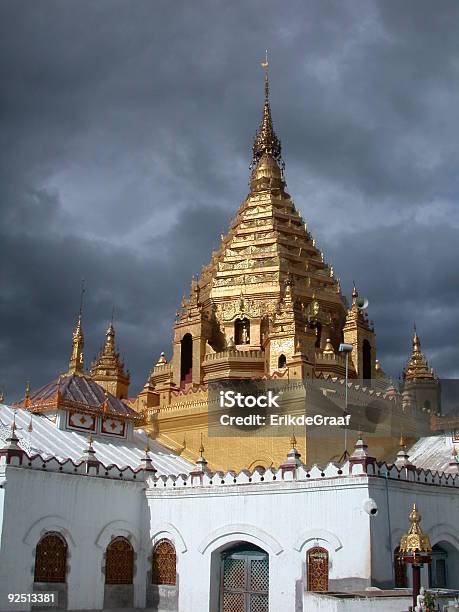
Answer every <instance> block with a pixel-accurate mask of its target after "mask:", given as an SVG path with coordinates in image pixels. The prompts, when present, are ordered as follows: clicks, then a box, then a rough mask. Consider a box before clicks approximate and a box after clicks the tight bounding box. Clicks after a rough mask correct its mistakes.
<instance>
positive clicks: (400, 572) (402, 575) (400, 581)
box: [394, 546, 408, 589]
mask: <svg viewBox="0 0 459 612" xmlns="http://www.w3.org/2000/svg"><path fill="white" fill-rule="evenodd" d="M399 553H400V546H397V548H396V549H395V550H394V577H395V588H399V589H400V588H401V589H403V588H406V587H407V586H408V580H407V576H406V565H405V563H404V562H403V560H402V559H400V556H399Z"/></svg>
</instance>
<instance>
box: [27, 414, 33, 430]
mask: <svg viewBox="0 0 459 612" xmlns="http://www.w3.org/2000/svg"><path fill="white" fill-rule="evenodd" d="M27 431H28V432H29V433H32V431H33V425H32V415H30V421H29V424H28V426H27Z"/></svg>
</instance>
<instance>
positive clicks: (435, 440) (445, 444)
mask: <svg viewBox="0 0 459 612" xmlns="http://www.w3.org/2000/svg"><path fill="white" fill-rule="evenodd" d="M452 449H453V443H452V440H451V436H446V435H440V436H428V437H426V438H420V439H419V440H418V441H417V442H416V444H414V445H413V446H412V447H411V448H410V450H409V451H408V454H409V456H410V461H411V462H412V463H414V465H415V466H416V467H418V468H424V469H425V470H439V471H444V470H446V469H447V468H448V464H449V462H450V461H451V451H452Z"/></svg>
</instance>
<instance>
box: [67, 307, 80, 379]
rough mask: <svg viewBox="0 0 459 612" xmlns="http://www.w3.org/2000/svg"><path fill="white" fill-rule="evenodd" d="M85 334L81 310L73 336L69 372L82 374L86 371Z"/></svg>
mask: <svg viewBox="0 0 459 612" xmlns="http://www.w3.org/2000/svg"><path fill="white" fill-rule="evenodd" d="M83 348H84V336H83V330H82V327H81V312H80V314H79V315H78V319H77V323H76V326H75V329H74V332H73V336H72V354H71V356H70V362H69V369H68V371H67V374H82V373H83V371H84V357H83Z"/></svg>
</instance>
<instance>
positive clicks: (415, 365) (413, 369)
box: [404, 327, 435, 381]
mask: <svg viewBox="0 0 459 612" xmlns="http://www.w3.org/2000/svg"><path fill="white" fill-rule="evenodd" d="M404 378H405V380H407V381H409V380H418V379H427V380H433V379H434V378H435V375H434V373H433V371H432V369H431V368H430V367H429V364H428V363H427V359H426V358H425V356H424V354H423V353H422V351H421V341H420V339H419V336H418V334H417V332H416V327H415V329H414V334H413V349H412V351H411V357H410V359H409V361H408V363H407V364H406V367H405V371H404Z"/></svg>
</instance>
